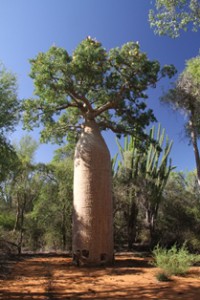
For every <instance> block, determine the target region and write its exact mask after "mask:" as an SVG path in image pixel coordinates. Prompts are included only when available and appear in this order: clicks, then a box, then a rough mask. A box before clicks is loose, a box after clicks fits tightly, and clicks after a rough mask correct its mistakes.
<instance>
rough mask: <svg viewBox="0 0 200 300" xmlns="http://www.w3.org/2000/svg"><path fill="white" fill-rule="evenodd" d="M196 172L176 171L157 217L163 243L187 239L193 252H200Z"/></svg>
mask: <svg viewBox="0 0 200 300" xmlns="http://www.w3.org/2000/svg"><path fill="white" fill-rule="evenodd" d="M196 184H197V180H196V175H195V174H194V172H190V173H186V174H184V173H183V172H172V173H171V174H170V177H169V180H168V182H167V185H166V188H165V190H164V195H163V196H164V201H163V202H162V203H161V206H160V212H159V215H158V219H157V237H158V239H159V244H160V245H162V246H164V247H171V246H172V245H174V244H176V245H177V246H181V245H182V244H183V243H185V242H186V244H187V247H188V248H189V249H190V250H191V251H193V252H199V249H200V239H199V230H200V227H199V224H200V205H199V190H198V189H196V188H195V189H194V187H195V185H196Z"/></svg>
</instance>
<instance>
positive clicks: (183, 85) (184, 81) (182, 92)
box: [162, 56, 200, 186]
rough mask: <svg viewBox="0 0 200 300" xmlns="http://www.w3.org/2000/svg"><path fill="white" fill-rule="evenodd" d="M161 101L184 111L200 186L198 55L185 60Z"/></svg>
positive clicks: (199, 86) (186, 128) (199, 61)
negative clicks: (171, 86)
mask: <svg viewBox="0 0 200 300" xmlns="http://www.w3.org/2000/svg"><path fill="white" fill-rule="evenodd" d="M162 101H164V102H165V103H168V104H169V105H170V106H171V107H172V108H173V109H175V110H178V111H180V112H184V114H185V116H186V117H187V118H186V123H185V130H186V135H187V137H188V138H189V140H190V142H191V143H192V146H193V150H194V156H195V162H196V168H197V179H198V184H199V186H200V156H199V149H198V138H199V134H200V121H199V114H200V56H197V57H195V58H192V59H190V60H188V61H187V62H186V67H185V70H184V71H183V72H182V74H180V76H179V78H178V80H177V82H176V83H175V86H174V88H172V89H170V90H169V91H168V92H167V93H166V94H165V95H164V96H163V97H162Z"/></svg>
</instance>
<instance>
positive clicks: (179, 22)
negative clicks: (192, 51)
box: [149, 0, 200, 38]
mask: <svg viewBox="0 0 200 300" xmlns="http://www.w3.org/2000/svg"><path fill="white" fill-rule="evenodd" d="M154 2H155V10H153V9H151V10H150V11H149V22H150V25H151V27H153V28H154V32H155V33H156V34H159V35H168V36H170V37H172V38H177V37H179V35H180V32H181V31H182V30H183V31H186V30H187V29H188V28H190V27H191V28H192V30H193V31H197V30H198V27H199V26H200V3H199V0H155V1H154Z"/></svg>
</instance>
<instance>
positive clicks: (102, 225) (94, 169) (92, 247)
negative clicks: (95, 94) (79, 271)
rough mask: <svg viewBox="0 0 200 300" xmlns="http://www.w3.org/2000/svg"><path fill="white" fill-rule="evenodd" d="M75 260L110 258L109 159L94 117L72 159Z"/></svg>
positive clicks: (96, 261) (109, 260)
mask: <svg viewBox="0 0 200 300" xmlns="http://www.w3.org/2000/svg"><path fill="white" fill-rule="evenodd" d="M74 164H75V166H74V212H73V241H72V248H73V249H72V250H73V256H74V260H75V261H76V262H77V264H78V265H79V263H81V264H93V265H96V264H109V263H112V262H113V205H112V187H111V161H110V154H109V151H108V148H107V146H106V144H105V142H104V139H103V137H102V136H101V133H100V131H99V128H98V126H97V124H96V123H95V122H94V121H89V122H86V123H85V126H84V131H83V133H82V134H81V137H80V139H79V141H78V143H77V146H76V151H75V159H74Z"/></svg>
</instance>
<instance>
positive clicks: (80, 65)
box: [23, 37, 176, 141]
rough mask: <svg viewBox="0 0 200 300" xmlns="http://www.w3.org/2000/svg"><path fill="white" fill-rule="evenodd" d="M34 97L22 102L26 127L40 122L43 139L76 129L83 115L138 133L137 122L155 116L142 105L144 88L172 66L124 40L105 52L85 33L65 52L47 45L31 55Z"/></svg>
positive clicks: (145, 122)
mask: <svg viewBox="0 0 200 300" xmlns="http://www.w3.org/2000/svg"><path fill="white" fill-rule="evenodd" d="M30 62H31V65H32V70H31V74H30V76H31V78H33V80H34V85H35V95H36V98H34V99H27V100H25V101H24V103H23V108H24V110H25V113H24V124H25V127H26V128H29V129H31V128H33V127H34V126H40V125H41V124H42V125H44V129H43V130H42V133H41V137H42V139H43V140H53V141H61V140H62V139H63V138H64V137H65V136H66V135H68V137H70V134H71V133H70V132H76V133H79V132H80V131H81V129H82V124H83V122H84V121H85V120H87V119H90V120H91V119H93V120H95V121H96V123H97V124H98V125H99V128H100V129H102V130H105V129H111V130H112V131H113V132H115V133H117V134H123V133H130V134H132V135H133V134H135V135H138V136H140V138H141V137H142V136H144V134H143V128H144V127H145V126H146V125H149V123H150V122H152V121H154V120H155V117H154V115H153V112H152V110H150V109H147V108H146V103H145V99H146V98H147V95H146V90H147V89H148V87H149V86H153V87H154V86H155V85H156V83H157V81H158V80H159V79H160V78H162V77H164V76H169V77H171V76H173V75H174V73H175V72H176V71H175V68H174V67H173V66H164V67H163V68H162V69H161V67H160V64H159V63H158V61H150V60H149V59H148V58H147V55H146V54H145V53H142V52H141V51H140V47H139V44H138V43H134V42H130V43H127V44H125V45H123V46H122V47H121V48H114V49H111V50H110V51H109V52H106V50H105V49H104V48H103V47H102V45H101V43H100V42H98V41H96V40H94V39H91V38H90V37H87V38H86V39H85V40H83V41H82V42H81V43H80V44H79V45H78V47H77V48H76V49H75V50H74V52H73V54H72V55H71V56H70V55H69V54H68V52H67V51H66V50H65V49H63V48H58V47H55V46H53V47H51V48H50V49H49V50H48V51H47V52H46V53H39V54H38V56H37V57H36V58H35V59H32V60H31V61H30Z"/></svg>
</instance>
